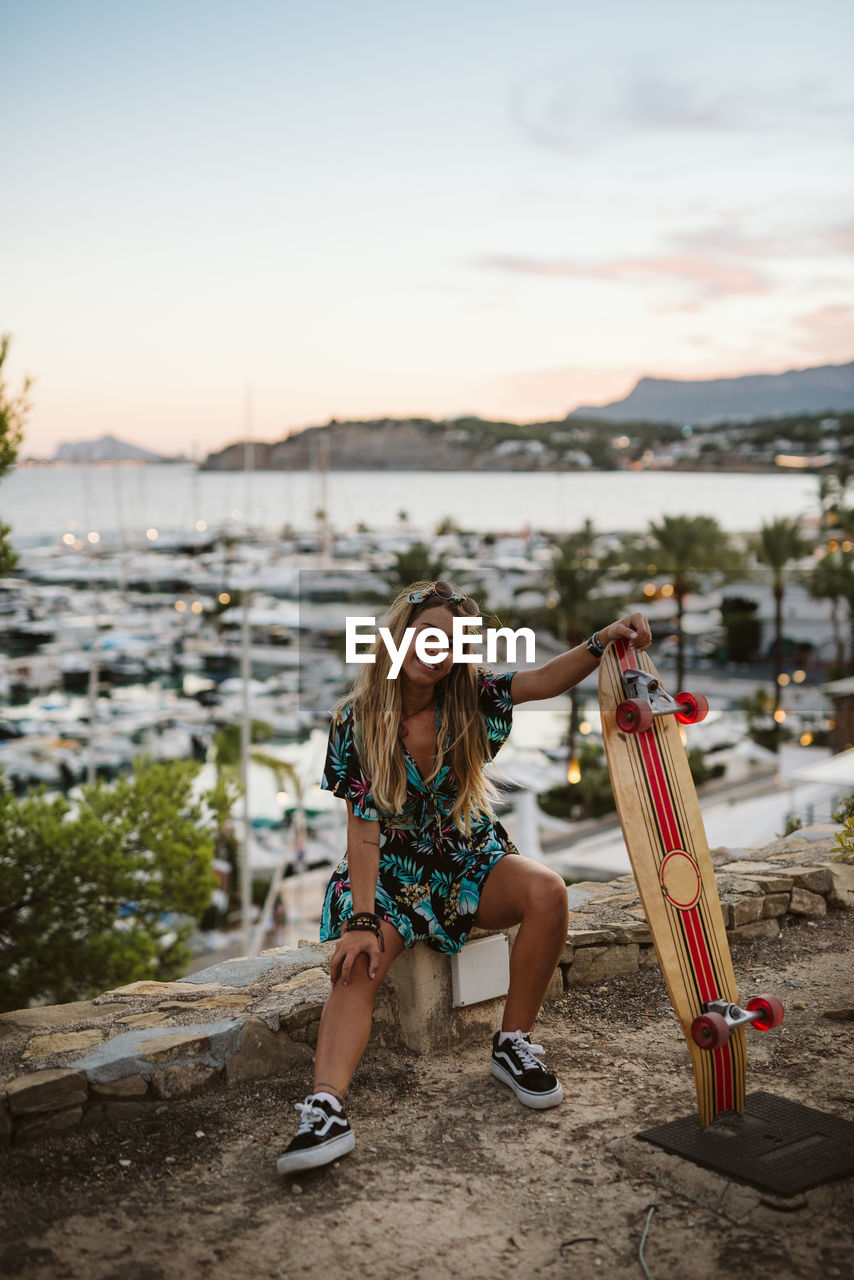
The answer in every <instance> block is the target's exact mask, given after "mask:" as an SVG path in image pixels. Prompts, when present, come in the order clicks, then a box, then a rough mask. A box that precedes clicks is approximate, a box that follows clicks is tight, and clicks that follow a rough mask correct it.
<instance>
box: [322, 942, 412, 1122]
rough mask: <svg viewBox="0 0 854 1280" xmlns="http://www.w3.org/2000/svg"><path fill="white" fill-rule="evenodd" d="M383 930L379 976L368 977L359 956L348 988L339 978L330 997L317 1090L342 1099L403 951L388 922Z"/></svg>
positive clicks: (378, 964) (378, 967)
mask: <svg viewBox="0 0 854 1280" xmlns="http://www.w3.org/2000/svg"><path fill="white" fill-rule="evenodd" d="M382 931H383V941H384V943H385V951H382V952H380V957H379V961H378V963H377V974H376V977H375V978H369V977H368V966H367V962H366V959H365V957H364V956H359V958H358V959H357V961H356V963H355V964H354V965H353V969H352V971H351V973H350V981H349V983H348V985H347V986H346V987H345V986H344V984H343V982H342V981H341V979H340V978H339V979H338V981H337V982H336V983H335V984H334V986H333V988H332V990H331V991H330V993H329V995H328V996H327V999H326V1004H325V1005H324V1006H323V1016H322V1017H321V1019H320V1030H319V1031H318V1033H317V1051H316V1053H315V1056H314V1088H315V1091H318V1090H320V1089H327V1090H328V1091H329V1092H330V1093H334V1094H337V1095H338V1097H340V1098H343V1097H344V1094H345V1093H346V1092H347V1090H348V1088H349V1087H350V1081H351V1080H352V1078H353V1072H354V1071H355V1070H356V1067H358V1065H359V1062H360V1061H361V1058H362V1054H363V1053H364V1052H365V1049H366V1048H367V1044H368V1039H369V1037H370V1034H371V1020H372V1018H373V1014H374V1000H375V999H376V994H377V992H378V991H379V989H380V987H381V986H382V983H383V981H384V979H385V976H386V974H387V973H388V971H389V966H390V965H391V962H392V960H394V959H395V958H396V957H397V956H399V955H400V953H401V951H402V950H403V939H402V938H401V936H400V934H399V933H398V932H397V930H396V929H394V928H393V927H392V926H391V925H390V924H388V923H387V922H386V921H385V920H384V921H383V922H382Z"/></svg>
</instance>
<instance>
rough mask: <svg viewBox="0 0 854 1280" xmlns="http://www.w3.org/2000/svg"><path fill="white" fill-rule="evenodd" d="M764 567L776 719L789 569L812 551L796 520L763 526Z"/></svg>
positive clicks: (760, 540)
mask: <svg viewBox="0 0 854 1280" xmlns="http://www.w3.org/2000/svg"><path fill="white" fill-rule="evenodd" d="M755 549H756V555H757V557H758V559H759V561H760V563H761V564H764V565H767V566H768V568H769V569H770V570H771V582H772V586H773V590H774V717H775V721H776V713H777V711H778V710H779V707H780V676H781V674H782V671H783V596H784V595H785V591H786V570H787V569H788V567H789V565H790V564H791V563H792V562H793V561H796V560H801V559H802V558H803V557H804V556H805V555H806V554H807V553H808V552H809V549H810V548H809V544H808V543H807V542H806V541H805V540H804V539H803V538H802V537H801V532H800V528H799V526H798V522H797V520H794V519H791V520H790V519H787V518H786V517H785V516H781V517H779V518H778V519H777V520H771V521H770V522H768V523H765V524H763V525H762V527H761V528H760V530H759V533H758V535H757V538H756V543H755Z"/></svg>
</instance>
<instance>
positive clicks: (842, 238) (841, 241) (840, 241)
mask: <svg viewBox="0 0 854 1280" xmlns="http://www.w3.org/2000/svg"><path fill="white" fill-rule="evenodd" d="M823 243H824V245H825V246H826V247H827V248H828V249H842V250H843V251H844V252H852V251H854V222H849V223H848V224H847V225H845V224H843V225H842V226H839V227H831V229H830V230H829V231H827V232H826V233H825V235H824V237H823Z"/></svg>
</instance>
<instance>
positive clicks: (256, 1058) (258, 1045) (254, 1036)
mask: <svg viewBox="0 0 854 1280" xmlns="http://www.w3.org/2000/svg"><path fill="white" fill-rule="evenodd" d="M310 1058H311V1051H310V1050H309V1049H308V1047H307V1046H306V1045H305V1044H299V1043H297V1042H296V1041H294V1040H292V1039H291V1038H290V1036H289V1035H288V1034H287V1032H286V1031H271V1030H270V1028H269V1027H268V1026H267V1024H266V1023H265V1022H263V1021H262V1019H261V1018H249V1019H247V1021H246V1022H244V1024H243V1035H242V1038H241V1042H240V1047H239V1049H237V1050H236V1051H235V1052H234V1053H230V1054H229V1055H228V1057H227V1058H226V1060H225V1075H226V1079H227V1080H228V1083H229V1084H238V1083H239V1082H240V1081H241V1080H257V1079H262V1078H266V1077H268V1076H279V1075H284V1074H285V1073H286V1072H288V1071H290V1070H291V1069H292V1068H293V1067H295V1066H298V1065H301V1064H304V1063H305V1062H306V1061H307V1060H310Z"/></svg>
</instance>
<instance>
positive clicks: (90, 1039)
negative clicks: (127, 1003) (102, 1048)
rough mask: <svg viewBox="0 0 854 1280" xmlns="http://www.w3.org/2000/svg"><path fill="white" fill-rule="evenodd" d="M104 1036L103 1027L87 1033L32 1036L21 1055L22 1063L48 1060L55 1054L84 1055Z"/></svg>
mask: <svg viewBox="0 0 854 1280" xmlns="http://www.w3.org/2000/svg"><path fill="white" fill-rule="evenodd" d="M105 1035H106V1031H105V1029H104V1028H103V1027H92V1028H90V1029H89V1030H88V1031H49V1032H47V1034H46V1035H40V1036H33V1038H32V1040H30V1042H29V1044H28V1045H27V1047H26V1049H25V1050H24V1052H23V1054H22V1055H21V1057H22V1060H23V1061H28V1060H29V1059H32V1058H50V1057H52V1056H53V1054H55V1053H85V1052H86V1050H87V1049H91V1048H92V1047H93V1046H94V1045H96V1044H100V1043H101V1041H102V1040H103V1039H104V1036H105Z"/></svg>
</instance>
